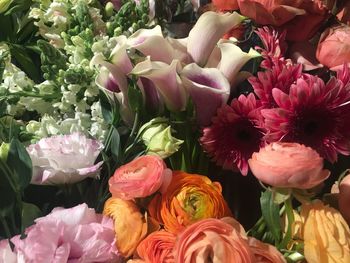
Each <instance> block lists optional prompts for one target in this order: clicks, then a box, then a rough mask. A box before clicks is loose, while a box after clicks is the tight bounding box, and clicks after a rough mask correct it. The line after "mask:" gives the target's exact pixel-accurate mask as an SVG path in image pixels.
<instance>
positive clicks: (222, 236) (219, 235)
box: [174, 218, 256, 263]
mask: <svg viewBox="0 0 350 263" xmlns="http://www.w3.org/2000/svg"><path fill="white" fill-rule="evenodd" d="M237 225H239V224H237ZM240 230H241V229H237V228H235V227H234V226H232V225H230V224H228V223H226V222H224V221H223V220H219V219H214V218H209V219H204V220H201V221H198V222H197V223H195V224H193V225H191V226H189V227H187V228H186V229H185V230H184V231H183V232H182V233H181V234H180V235H179V236H178V238H177V240H176V244H175V247H174V255H175V262H177V263H196V262H225V263H250V262H251V263H253V262H254V263H255V262H256V261H255V258H254V255H253V253H252V251H251V249H250V247H249V245H248V242H247V238H246V237H245V236H244V235H242V233H241V231H240Z"/></svg>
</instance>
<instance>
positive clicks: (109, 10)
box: [105, 2, 114, 17]
mask: <svg viewBox="0 0 350 263" xmlns="http://www.w3.org/2000/svg"><path fill="white" fill-rule="evenodd" d="M105 11H106V16H107V17H111V16H112V15H113V13H114V5H113V3H111V2H108V3H107V4H106V6H105Z"/></svg>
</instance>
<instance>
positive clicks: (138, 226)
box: [103, 197, 148, 257]
mask: <svg viewBox="0 0 350 263" xmlns="http://www.w3.org/2000/svg"><path fill="white" fill-rule="evenodd" d="M103 214H104V215H107V216H109V217H112V218H113V221H114V231H115V234H116V243H117V248H118V251H119V252H120V253H121V254H122V255H123V256H124V257H129V256H131V255H132V254H133V253H134V251H135V250H136V248H137V246H138V244H139V243H140V241H141V240H142V239H143V238H144V237H145V236H146V234H147V228H148V227H147V221H146V219H145V218H144V216H143V215H142V214H141V212H140V211H139V208H138V207H137V206H136V204H135V203H134V202H133V201H128V200H122V199H120V198H113V197H112V198H109V199H108V200H107V201H106V203H105V206H104V210H103Z"/></svg>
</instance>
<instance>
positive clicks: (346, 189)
mask: <svg viewBox="0 0 350 263" xmlns="http://www.w3.org/2000/svg"><path fill="white" fill-rule="evenodd" d="M338 203H339V210H340V212H341V214H342V216H343V217H344V219H345V220H346V222H347V223H348V224H349V225H350V206H349V204H350V175H347V176H345V177H344V178H343V180H342V181H341V182H340V185H339V199H338Z"/></svg>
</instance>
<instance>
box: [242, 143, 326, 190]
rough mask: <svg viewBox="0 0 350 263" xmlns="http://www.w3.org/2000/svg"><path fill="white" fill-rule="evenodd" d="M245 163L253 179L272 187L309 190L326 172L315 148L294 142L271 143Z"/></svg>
mask: <svg viewBox="0 0 350 263" xmlns="http://www.w3.org/2000/svg"><path fill="white" fill-rule="evenodd" d="M248 162H249V166H250V169H251V170H252V173H253V174H254V175H255V177H256V178H258V179H259V180H260V181H262V182H263V183H266V184H269V185H272V186H275V187H291V188H299V189H310V188H313V187H315V186H317V185H318V184H320V183H322V182H323V181H324V180H326V179H327V178H328V176H329V174H330V172H329V171H328V170H323V159H322V158H321V157H320V156H319V155H318V153H317V152H316V151H315V150H313V149H311V148H310V147H306V146H304V145H302V144H298V143H286V142H284V143H283V142H275V143H272V144H270V145H267V146H266V147H264V148H262V149H260V151H259V152H258V153H253V156H252V158H251V159H249V161H248Z"/></svg>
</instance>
